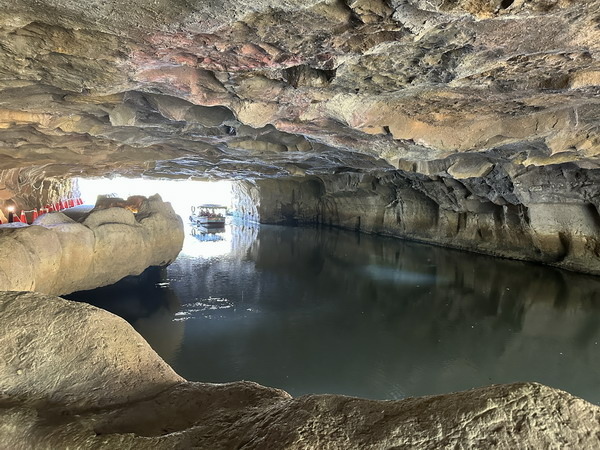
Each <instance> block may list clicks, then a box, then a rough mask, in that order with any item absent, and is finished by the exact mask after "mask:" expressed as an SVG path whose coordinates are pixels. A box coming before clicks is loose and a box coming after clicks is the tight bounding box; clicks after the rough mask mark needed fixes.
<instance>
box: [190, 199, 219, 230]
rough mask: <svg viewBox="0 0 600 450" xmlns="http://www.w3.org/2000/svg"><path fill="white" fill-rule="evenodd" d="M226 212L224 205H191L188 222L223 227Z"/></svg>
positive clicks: (206, 226)
mask: <svg viewBox="0 0 600 450" xmlns="http://www.w3.org/2000/svg"><path fill="white" fill-rule="evenodd" d="M226 213H227V207H226V206H221V205H213V204H205V205H200V206H192V215H191V216H190V222H191V223H192V224H193V225H197V226H200V227H203V228H224V227H225V214H226Z"/></svg>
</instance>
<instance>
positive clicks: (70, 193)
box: [0, 167, 79, 223]
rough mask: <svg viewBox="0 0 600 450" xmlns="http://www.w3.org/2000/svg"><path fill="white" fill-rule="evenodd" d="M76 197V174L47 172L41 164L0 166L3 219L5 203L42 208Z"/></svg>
mask: <svg viewBox="0 0 600 450" xmlns="http://www.w3.org/2000/svg"><path fill="white" fill-rule="evenodd" d="M76 197H79V187H78V185H77V179H76V178H69V177H52V176H47V175H46V171H45V170H44V167H29V168H17V169H6V170H0V220H2V222H3V223H7V219H6V215H8V211H7V207H9V206H13V207H14V209H15V211H16V213H17V214H18V213H19V211H21V210H32V209H33V208H38V210H39V209H40V208H42V207H43V206H45V205H49V204H53V203H57V202H59V201H60V200H63V199H67V198H76Z"/></svg>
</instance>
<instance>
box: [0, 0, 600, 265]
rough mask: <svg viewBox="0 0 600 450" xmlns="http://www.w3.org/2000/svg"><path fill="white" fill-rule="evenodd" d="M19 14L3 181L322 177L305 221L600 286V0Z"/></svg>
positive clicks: (0, 37)
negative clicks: (599, 179) (514, 260)
mask: <svg viewBox="0 0 600 450" xmlns="http://www.w3.org/2000/svg"><path fill="white" fill-rule="evenodd" d="M2 6H3V8H2V11H1V12H0V61H1V62H0V155H4V157H3V158H2V159H1V161H0V169H6V170H9V169H11V170H13V169H15V168H27V170H43V171H44V173H45V176H47V177H54V176H63V177H64V176H67V177H68V176H72V175H74V174H84V175H86V174H87V175H103V174H106V173H115V172H119V173H122V174H125V175H136V174H138V175H139V174H144V175H146V176H155V177H183V178H187V177H233V178H237V179H239V178H250V179H268V180H277V181H279V180H287V181H285V182H284V183H283V184H281V185H279V184H278V183H277V182H271V181H268V182H266V183H263V185H262V186H263V189H262V191H263V192H262V194H261V195H262V196H263V197H264V198H263V201H261V205H262V206H261V209H262V211H263V215H262V217H263V218H264V220H266V221H271V218H272V217H275V216H279V215H281V213H280V212H279V211H277V210H273V211H267V209H268V208H269V206H271V204H270V202H269V201H268V199H267V198H266V197H269V196H272V195H275V196H276V195H277V192H281V193H282V195H284V196H288V197H289V196H290V195H292V192H291V191H290V192H288V193H285V192H284V191H285V189H286V187H290V183H292V184H295V183H296V181H297V180H298V179H302V177H306V176H308V178H307V179H306V180H305V181H302V183H304V184H305V185H308V184H310V183H311V181H309V180H312V179H315V178H311V177H316V179H317V180H320V181H318V183H317V184H319V185H320V186H321V187H320V189H323V185H324V186H325V187H324V194H323V195H324V197H323V198H322V199H321V200H320V201H319V202H320V203H321V205H320V206H311V207H310V208H309V209H310V210H307V211H304V212H300V213H297V214H296V216H298V217H296V218H295V219H294V220H300V221H305V220H306V219H307V218H308V217H317V216H318V219H317V221H324V222H325V223H329V222H330V223H332V224H336V225H340V226H346V227H351V228H359V229H363V230H367V231H377V232H385V233H389V234H394V235H398V236H404V237H412V238H418V239H422V240H426V241H429V242H436V243H439V244H443V245H452V246H455V247H460V248H466V249H474V250H476V251H480V252H486V253H491V254H496V255H503V256H511V257H519V258H525V259H533V260H537V261H543V262H548V263H552V264H557V265H560V266H563V267H568V268H571V269H576V270H583V271H590V272H593V273H598V268H599V267H600V265H599V264H600V263H599V258H598V250H597V247H598V244H597V242H596V238H595V236H596V235H597V234H598V231H599V230H598V192H597V188H596V185H597V183H596V173H597V170H598V151H599V149H600V147H599V140H598V129H599V127H600V116H599V114H598V98H599V94H600V90H599V89H600V75H599V74H600V65H599V63H598V54H600V53H599V52H600V44H599V42H600V27H599V25H598V23H599V19H598V17H600V15H599V14H600V1H598V0H591V1H586V2H576V1H573V0H528V1H525V0H514V1H513V0H490V1H487V0H486V1H482V0H453V1H450V0H434V1H429V0H428V1H425V0H344V1H342V0H310V1H296V0H289V1H285V2H275V1H272V0H254V1H251V0H245V1H243V2H241V3H240V2H230V1H227V2H225V3H223V2H221V3H219V4H216V3H210V2H209V3H207V2H198V1H192V2H158V3H153V4H152V5H151V6H148V5H146V4H145V2H143V1H138V0H135V1H134V2H133V3H131V2H123V1H120V0H108V1H104V0H102V1H100V0H98V1H96V0H94V1H92V2H91V3H90V2H88V3H86V5H85V6H84V5H78V4H75V3H73V2H71V1H68V0H41V1H39V0H36V1H33V0H25V1H23V0H18V1H17V0H3V2H2ZM92 55H93V56H92ZM369 184H370V185H371V186H369ZM267 185H268V186H270V189H274V194H269V193H265V192H264V191H265V189H266V188H265V187H264V186H267ZM359 185H360V186H359ZM265 196H266V197H265ZM350 197H354V200H349V198H350ZM342 199H344V200H342ZM361 199H362V200H364V201H365V202H366V203H364V204H363V203H361V201H362V200H361ZM319 202H317V203H319ZM304 206H307V205H304ZM273 207H275V208H277V206H276V205H273ZM252 208H256V206H254V207H250V209H252ZM345 208H358V210H360V214H354V213H353V211H352V210H348V211H344V209H345ZM295 209H296V210H298V207H295ZM316 209H320V211H319V212H315V211H313V210H316ZM284 215H287V216H289V215H290V212H289V211H287V212H285V214H284ZM300 216H301V217H300ZM255 217H256V216H255ZM359 219H360V224H359V225H357V222H358V220H359Z"/></svg>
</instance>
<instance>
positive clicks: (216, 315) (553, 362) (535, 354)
mask: <svg viewBox="0 0 600 450" xmlns="http://www.w3.org/2000/svg"><path fill="white" fill-rule="evenodd" d="M190 238H191V237H190ZM227 242H228V244H227V247H226V248H225V250H224V251H222V252H221V253H220V254H214V253H211V256H209V257H203V256H200V255H201V252H199V253H195V254H193V255H191V254H185V253H182V254H181V255H180V257H179V258H178V259H177V261H176V262H175V263H174V264H172V265H171V266H169V268H168V269H167V274H168V275H167V278H164V275H162V277H163V278H160V279H161V280H164V279H167V280H168V282H169V283H170V288H169V289H163V290H161V289H155V288H153V287H152V286H156V285H157V284H159V283H161V282H164V281H158V282H157V281H156V280H150V281H143V280H140V281H139V283H138V284H139V287H138V288H136V289H137V290H136V291H135V292H136V294H132V292H131V291H127V288H118V289H117V290H116V291H106V293H103V294H100V295H99V297H98V298H99V299H103V298H104V299H107V300H103V301H104V302H106V303H104V304H102V303H101V302H100V303H98V302H97V301H96V300H92V303H93V304H97V305H98V306H101V307H104V308H106V309H109V310H112V311H113V312H115V313H117V314H120V315H122V316H123V317H125V318H126V319H127V320H130V321H131V322H132V323H133V324H134V326H135V327H136V329H138V331H140V333H141V334H142V335H144V336H145V337H146V338H147V339H148V341H149V342H150V344H151V345H153V346H154V347H155V349H156V350H157V352H158V353H159V354H161V356H163V357H165V359H167V360H168V361H169V362H170V363H171V364H172V365H173V367H174V368H175V370H177V371H178V372H179V373H180V374H181V375H183V376H184V377H186V378H188V379H191V380H198V381H211V382H222V381H232V380H240V379H246V380H253V381H257V382H259V383H262V384H265V385H269V386H275V387H280V388H283V389H285V390H287V391H289V392H290V393H292V394H294V395H300V394H304V393H313V392H314V393H323V392H330V393H341V394H348V395H358V396H363V397H368V398H403V397H407V396H416V395H426V394H436V393H443V392H449V391H456V390H462V389H468V388H471V387H475V386H481V385H486V384H490V383H503V382H512V381H527V380H530V381H539V382H542V383H545V384H548V385H550V386H554V387H558V388H562V389H565V390H567V391H569V392H572V393H574V394H576V395H579V396H582V397H584V398H586V399H588V400H590V401H593V402H596V403H598V402H600V389H599V388H600V376H599V375H600V373H599V372H600V360H599V358H598V355H599V352H598V349H599V347H598V342H599V341H600V279H599V278H596V277H591V276H585V275H580V274H575V273H570V272H565V271H561V270H558V269H553V268H549V267H544V266H540V265H534V264H527V263H522V262H516V261H508V260H502V259H494V258H490V257H485V256H482V255H476V254H470V253H464V252H459V251H453V250H448V249H443V248H439V247H433V246H428V245H423V244H417V243H413V242H406V241H402V240H398V239H393V238H385V237H380V236H368V235H357V234H355V233H352V232H347V231H343V230H335V229H321V228H287V227H275V226H261V227H260V228H257V227H241V226H236V225H232V226H231V228H230V230H229V234H228V236H227ZM201 244H206V245H210V244H214V243H210V242H207V243H201ZM206 248H208V247H206ZM208 253H210V252H208ZM144 286H145V287H144ZM106 289H108V288H106ZM144 289H145V290H144ZM98 291H100V290H96V291H92V292H98ZM159 294H160V295H159ZM167 294H168V295H167ZM78 295H80V297H79V298H81V299H89V298H90V296H89V295H90V294H88V293H81V294H78ZM156 295H158V297H159V299H158V300H157V299H156V298H155V296H156ZM161 295H164V298H162V299H160V296H161ZM169 296H170V297H169ZM167 297H169V298H170V299H168V298H167ZM177 298H178V299H180V300H181V305H180V306H178V301H177ZM129 303H131V305H127V304H129ZM157 314H159V315H161V317H162V319H161V320H160V321H159V323H160V324H161V325H160V327H157V328H155V329H154V331H153V332H152V333H150V334H147V333H148V331H147V330H144V327H140V325H139V323H140V321H141V320H146V321H149V320H151V318H152V317H154V316H155V315H157ZM184 324H185V330H184V328H183V326H184ZM173 330H177V332H179V333H181V334H180V335H178V336H179V340H178V341H177V342H178V343H179V344H178V345H179V346H178V347H177V348H175V346H174V344H173V345H170V346H168V347H169V348H168V349H167V350H165V349H161V348H160V345H161V344H162V343H163V342H162V341H161V340H169V337H168V335H169V334H172V333H174V331H173Z"/></svg>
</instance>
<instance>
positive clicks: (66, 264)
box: [0, 195, 183, 294]
mask: <svg viewBox="0 0 600 450" xmlns="http://www.w3.org/2000/svg"><path fill="white" fill-rule="evenodd" d="M182 244H183V223H182V221H181V218H180V217H179V216H177V215H176V214H175V213H174V211H173V209H172V208H171V206H170V205H169V204H167V203H164V202H163V201H162V200H161V198H160V196H158V195H156V196H153V197H151V198H150V199H149V200H148V202H147V203H146V205H145V206H144V209H142V210H141V211H140V213H138V214H137V215H134V214H133V213H132V212H130V211H127V210H125V209H123V208H110V209H104V210H99V211H94V212H92V213H91V214H90V215H89V216H88V217H87V218H86V219H85V220H84V221H83V223H77V222H75V221H74V220H72V219H70V218H69V217H67V216H66V215H64V214H62V213H52V214H45V215H43V216H41V217H40V218H39V219H37V220H36V221H35V223H34V225H32V226H28V227H20V228H3V229H0V246H1V247H2V248H3V249H4V251H5V252H6V255H7V256H8V257H6V258H4V259H3V260H2V262H1V263H0V288H1V289H3V290H28V291H38V292H45V293H53V294H64V293H69V292H73V291H78V290H84V289H92V288H95V287H98V286H104V285H107V284H111V283H114V282H116V281H118V280H120V279H121V278H123V277H125V276H127V275H138V274H140V273H141V272H142V271H143V270H144V269H146V268H147V267H149V266H154V265H165V264H169V263H170V262H172V261H173V260H174V259H175V258H176V257H177V255H178V253H179V251H180V250H181V247H182Z"/></svg>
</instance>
